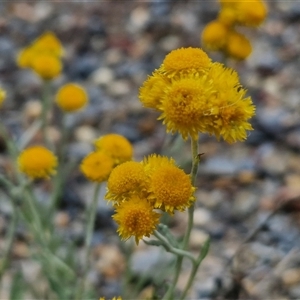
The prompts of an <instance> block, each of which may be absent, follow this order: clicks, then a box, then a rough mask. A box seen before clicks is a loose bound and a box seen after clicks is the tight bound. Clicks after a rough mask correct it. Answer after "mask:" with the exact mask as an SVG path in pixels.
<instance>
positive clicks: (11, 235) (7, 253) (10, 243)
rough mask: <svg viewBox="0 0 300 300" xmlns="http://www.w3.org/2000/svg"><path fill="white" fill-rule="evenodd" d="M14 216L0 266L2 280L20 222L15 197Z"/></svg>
mask: <svg viewBox="0 0 300 300" xmlns="http://www.w3.org/2000/svg"><path fill="white" fill-rule="evenodd" d="M11 202H13V203H12V209H13V211H12V218H11V222H10V226H9V230H8V233H7V246H6V249H5V251H4V254H3V258H2V264H1V267H0V281H1V279H2V276H3V274H4V272H5V269H6V268H7V266H8V262H9V256H10V254H11V250H12V246H13V242H14V238H15V232H16V227H17V223H18V217H17V209H16V206H15V204H14V199H12V201H11Z"/></svg>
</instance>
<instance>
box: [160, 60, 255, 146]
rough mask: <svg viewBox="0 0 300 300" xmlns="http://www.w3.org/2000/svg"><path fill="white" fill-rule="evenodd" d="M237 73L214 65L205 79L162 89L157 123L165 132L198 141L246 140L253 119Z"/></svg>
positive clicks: (249, 100) (189, 79)
mask: <svg viewBox="0 0 300 300" xmlns="http://www.w3.org/2000/svg"><path fill="white" fill-rule="evenodd" d="M245 93H246V91H245V90H244V89H243V88H242V87H241V85H240V83H239V81H238V76H237V73H236V72H234V71H233V70H231V69H226V68H224V67H223V65H222V64H218V63H214V64H212V66H211V68H210V69H209V71H208V73H207V74H206V75H205V76H202V77H198V76H195V77H193V76H190V77H186V78H182V79H180V80H175V81H173V82H172V84H171V85H170V86H168V87H166V89H165V94H164V97H163V100H162V104H161V111H162V114H161V116H160V117H159V119H161V120H163V124H165V125H166V127H167V132H172V133H175V132H179V133H180V134H181V135H182V137H183V139H187V138H188V136H190V137H191V138H193V139H194V140H197V139H198V135H199V132H203V133H209V134H211V135H215V136H216V137H217V138H220V136H222V137H223V138H224V140H226V141H227V142H229V143H233V142H235V141H236V140H240V141H243V140H245V138H246V136H247V135H246V130H251V129H252V127H251V125H250V124H249V123H248V119H249V118H251V117H252V116H253V115H254V111H255V109H254V106H253V104H252V101H251V98H246V99H245V98H244V96H245Z"/></svg>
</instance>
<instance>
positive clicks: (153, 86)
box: [139, 70, 170, 109]
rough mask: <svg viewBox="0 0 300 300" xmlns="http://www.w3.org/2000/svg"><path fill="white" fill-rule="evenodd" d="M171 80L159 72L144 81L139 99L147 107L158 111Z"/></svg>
mask: <svg viewBox="0 0 300 300" xmlns="http://www.w3.org/2000/svg"><path fill="white" fill-rule="evenodd" d="M169 82H170V80H169V79H168V78H167V77H166V76H164V75H162V74H161V73H160V72H159V71H158V70H156V71H154V72H153V74H152V75H151V76H149V77H148V78H147V80H145V81H144V83H143V85H142V87H141V88H140V91H139V98H140V100H141V102H142V103H143V105H144V106H145V107H149V108H154V109H158V106H159V104H160V101H161V98H162V94H163V90H164V87H165V85H166V84H169Z"/></svg>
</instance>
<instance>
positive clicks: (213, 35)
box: [201, 21, 228, 50]
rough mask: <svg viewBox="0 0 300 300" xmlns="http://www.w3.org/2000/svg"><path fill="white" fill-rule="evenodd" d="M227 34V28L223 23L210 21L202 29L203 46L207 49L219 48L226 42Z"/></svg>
mask: <svg viewBox="0 0 300 300" xmlns="http://www.w3.org/2000/svg"><path fill="white" fill-rule="evenodd" d="M227 34H228V28H227V26H226V25H224V23H222V22H219V21H212V22H210V23H208V24H207V25H206V26H205V27H204V29H203V31H202V36H201V40H202V43H203V46H204V47H205V48H207V49H209V50H221V49H222V48H223V47H224V45H225V43H226V38H227Z"/></svg>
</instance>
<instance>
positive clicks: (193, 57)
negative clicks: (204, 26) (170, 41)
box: [159, 47, 211, 78]
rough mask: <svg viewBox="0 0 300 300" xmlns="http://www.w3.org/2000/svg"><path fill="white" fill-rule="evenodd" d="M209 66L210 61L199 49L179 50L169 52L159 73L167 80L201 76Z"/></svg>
mask: <svg viewBox="0 0 300 300" xmlns="http://www.w3.org/2000/svg"><path fill="white" fill-rule="evenodd" d="M210 64H211V59H210V58H209V57H208V55H207V54H206V53H205V52H204V51H203V50H202V49H200V48H191V47H189V48H180V49H176V50H173V51H171V52H170V53H169V54H168V55H167V56H166V57H165V59H164V61H163V63H162V65H161V67H160V68H159V71H160V72H161V73H163V74H165V75H166V76H167V77H169V78H174V77H177V76H179V75H183V74H190V73H193V74H202V73H203V72H205V71H206V70H207V69H208V68H209V67H210Z"/></svg>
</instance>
